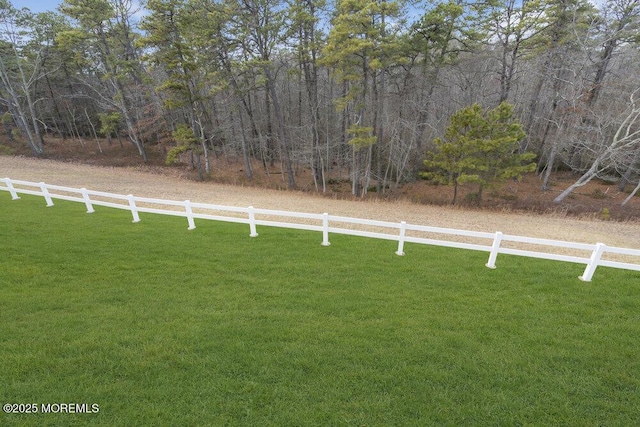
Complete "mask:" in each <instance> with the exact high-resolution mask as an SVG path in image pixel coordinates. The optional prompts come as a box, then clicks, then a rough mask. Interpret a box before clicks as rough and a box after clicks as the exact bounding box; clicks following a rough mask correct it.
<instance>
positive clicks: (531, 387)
mask: <svg viewBox="0 0 640 427" xmlns="http://www.w3.org/2000/svg"><path fill="white" fill-rule="evenodd" d="M44 205H45V203H44V201H43V199H42V198H36V197H29V196H23V197H22V199H21V200H17V201H12V200H11V197H10V195H9V194H8V193H5V192H0V360H1V361H2V365H1V367H2V369H1V371H0V403H3V404H4V403H37V404H48V403H62V402H66V403H87V404H92V403H97V404H98V405H99V412H98V413H92V414H42V413H37V414H4V413H3V414H1V415H0V425H3V426H14V425H33V426H43V425H85V424H86V425H105V426H106V425H109V426H135V425H158V426H162V425H175V426H188V425H215V426H218V425H255V426H294V425H312V426H328V425H336V426H339V425H353V426H364V425H366V426H388V425H397V426H400V425H402V426H406V425H415V426H424V425H479V426H486V425H509V426H511V425H575V426H591V425H592V426H598V425H607V426H616V425H637V424H638V423H639V422H640V356H639V353H640V339H639V337H640V273H638V272H630V271H621V270H613V269H608V268H602V267H600V268H598V270H597V272H596V274H595V276H594V278H593V281H592V282H590V283H585V282H582V281H580V280H578V276H579V275H580V274H581V273H582V271H583V270H584V266H582V265H574V264H566V263H559V262H552V261H541V260H531V259H525V258H520V257H510V256H505V255H501V256H499V257H498V263H497V265H498V269H496V270H490V269H487V268H486V267H484V264H485V262H486V261H487V257H488V255H487V254H486V253H477V252H473V251H464V250H451V249H443V248H436V247H429V246H422V245H412V244H407V245H406V247H405V252H406V255H405V256H404V257H399V256H397V255H395V254H394V251H395V250H396V246H397V244H396V243H395V242H389V241H377V240H372V239H365V238H355V237H349V236H339V235H332V236H331V246H329V247H323V246H321V244H320V243H321V240H322V236H321V234H320V233H314V232H302V231H292V230H282V229H277V228H266V227H262V228H259V229H258V232H259V233H260V236H259V237H257V238H250V237H249V227H248V226H244V225H237V224H226V223H219V222H211V221H196V225H197V228H196V229H195V230H192V231H188V230H187V223H186V220H185V219H183V218H175V217H166V216H159V215H144V214H142V215H141V219H142V221H141V222H140V223H136V224H133V223H132V222H131V215H130V214H129V213H128V212H126V211H119V210H115V209H107V208H100V207H98V208H97V209H96V212H95V213H93V214H86V213H85V207H84V205H83V204H80V203H70V202H62V201H56V205H55V206H54V207H50V208H46V207H45V206H44ZM470 215H471V214H470Z"/></svg>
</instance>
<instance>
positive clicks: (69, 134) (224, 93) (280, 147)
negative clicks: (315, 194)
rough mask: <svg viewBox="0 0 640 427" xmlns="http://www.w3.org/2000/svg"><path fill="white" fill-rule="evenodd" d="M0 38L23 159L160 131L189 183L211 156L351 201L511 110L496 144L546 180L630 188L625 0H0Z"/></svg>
mask: <svg viewBox="0 0 640 427" xmlns="http://www.w3.org/2000/svg"><path fill="white" fill-rule="evenodd" d="M0 34H1V35H0V109H1V110H0V113H2V114H3V115H2V118H3V125H4V128H5V130H6V134H7V137H8V138H12V139H14V138H19V139H20V140H21V141H25V143H26V144H27V145H28V146H29V148H30V149H31V151H32V152H33V154H34V155H36V156H40V155H43V154H44V153H45V151H46V143H45V136H46V135H54V136H58V137H60V138H65V139H82V140H85V139H95V141H96V143H97V144H98V147H100V140H103V138H107V139H108V140H109V141H112V140H117V141H118V142H119V143H120V144H124V143H127V144H133V146H135V147H136V149H137V151H138V152H139V155H140V156H141V158H142V159H143V160H145V161H146V160H147V148H148V147H149V146H152V145H155V144H166V145H167V146H169V147H171V149H170V151H169V153H168V156H167V162H172V161H174V160H175V159H176V158H177V156H178V155H179V154H180V153H187V155H188V156H189V157H190V158H191V161H192V163H193V165H194V168H196V169H197V170H198V173H199V175H200V176H201V177H204V176H205V175H206V174H208V173H210V171H211V168H212V164H213V163H214V162H213V161H212V159H214V158H220V157H223V158H228V159H232V160H237V161H240V162H243V163H244V171H245V173H246V174H247V178H248V179H252V177H253V175H254V174H255V173H262V171H268V170H270V169H273V168H280V169H281V170H282V172H283V177H285V179H286V182H287V185H288V186H289V187H292V188H293V187H295V186H296V171H299V170H300V169H301V168H309V169H310V170H311V171H312V175H313V178H314V183H315V186H316V189H317V190H318V191H324V190H325V189H326V186H327V181H328V180H329V177H330V176H332V174H336V173H344V174H345V175H346V174H348V176H349V180H350V182H351V187H352V193H353V194H354V195H363V194H366V192H367V191H369V190H370V189H375V190H376V191H378V192H385V191H394V190H397V188H398V186H399V185H400V184H402V183H404V182H409V181H412V180H415V179H416V178H418V177H419V176H420V175H422V176H426V177H429V176H432V175H433V173H431V172H429V171H427V172H425V171H424V168H425V164H426V165H427V166H433V165H434V164H433V159H435V158H437V156H438V150H439V149H440V148H439V146H442V145H443V140H442V138H445V139H446V135H445V134H446V133H447V128H448V126H450V123H451V120H452V118H453V117H455V115H456V113H457V112H458V113H459V112H460V111H463V110H464V109H466V108H469V107H470V106H472V105H477V106H482V107H481V108H484V109H485V111H489V110H492V109H495V108H497V107H499V106H500V105H506V104H509V105H510V106H512V107H510V108H511V109H510V110H509V111H510V113H509V114H510V116H511V115H512V116H513V118H514V119H515V120H517V121H518V123H520V124H521V131H522V135H521V137H519V138H517V144H515V145H513V144H512V145H511V146H512V148H510V150H511V151H510V152H509V153H504V152H502V153H500V154H499V155H500V156H507V155H515V156H516V157H517V156H521V155H523V154H525V153H533V154H532V156H530V157H529V156H525V157H526V158H527V159H528V160H531V157H535V163H536V166H533V167H535V168H536V172H537V173H538V174H540V177H541V187H542V190H546V189H548V187H549V179H550V176H551V172H552V171H553V170H556V169H557V168H565V169H571V170H574V171H577V172H580V173H581V175H582V176H581V177H580V179H579V180H578V181H577V182H576V183H575V184H574V186H572V188H571V189H567V190H568V191H569V192H570V191H571V190H572V189H573V188H576V187H577V186H580V185H584V184H585V183H586V182H588V181H589V180H591V179H593V178H594V177H599V178H602V179H607V180H611V181H614V182H617V183H618V185H619V187H620V189H624V188H625V187H626V186H629V185H633V186H635V191H637V190H638V189H639V188H640V183H639V181H640V120H639V115H640V105H638V100H637V98H638V88H640V55H639V53H640V52H639V46H640V0H608V1H605V2H603V3H602V4H600V5H599V6H596V5H594V4H592V3H590V2H589V1H586V0H517V1H516V0H487V1H483V2H467V1H461V0H443V1H437V0H436V1H421V2H405V1H404V0H403V1H388V0H335V1H334V2H327V1H325V0H147V1H146V2H145V3H137V2H134V1H132V0H64V1H63V2H62V3H61V4H60V6H59V7H58V8H57V10H55V11H49V12H45V13H32V12H31V11H29V10H28V9H21V10H18V9H16V8H15V7H13V6H12V4H11V2H10V1H9V0H0ZM473 108H479V107H473ZM518 129H520V128H518ZM519 131H520V130H519ZM449 142H450V141H449ZM425 159H427V161H426V163H425ZM429 159H430V160H429ZM525 169H526V170H529V169H531V167H530V164H528V165H527V166H526V168H525ZM523 170H524V169H523ZM495 173H496V175H499V174H500V171H497V172H495ZM456 183H457V182H456ZM565 193H566V194H565ZM567 194H568V193H567V192H564V193H562V194H561V195H560V196H559V197H558V199H557V201H561V200H562V198H564V197H566V195H567Z"/></svg>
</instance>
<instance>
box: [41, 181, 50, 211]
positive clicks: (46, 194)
mask: <svg viewBox="0 0 640 427" xmlns="http://www.w3.org/2000/svg"><path fill="white" fill-rule="evenodd" d="M40 191H42V195H43V196H44V199H45V200H46V201H47V207H48V208H50V207H51V206H53V200H51V195H50V194H49V190H47V184H45V183H44V182H41V183H40Z"/></svg>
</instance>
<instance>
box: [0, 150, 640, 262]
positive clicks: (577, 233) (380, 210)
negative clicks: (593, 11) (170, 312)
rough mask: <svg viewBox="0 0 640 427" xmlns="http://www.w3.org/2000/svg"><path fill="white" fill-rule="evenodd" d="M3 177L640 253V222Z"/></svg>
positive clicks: (80, 178) (138, 181)
mask: <svg viewBox="0 0 640 427" xmlns="http://www.w3.org/2000/svg"><path fill="white" fill-rule="evenodd" d="M5 177H8V178H12V179H20V180H26V181H35V182H40V181H44V182H46V183H48V184H56V185H63V186H70V187H78V188H79V187H86V188H89V189H92V190H100V191H108V192H114V193H120V194H134V195H136V196H145V197H154V198H164V199H172V200H185V199H189V200H191V201H193V202H203V203H215V204H221V205H231V206H241V207H247V206H254V207H256V208H266V209H279V210H287V211H298V212H313V213H323V212H328V213H330V214H332V215H344V216H352V217H358V218H368V219H378V220H384V221H397V222H399V221H407V222H408V223H412V224H421V225H430V226H437V227H447V228H457V229H465V230H476V231H486V232H495V231H502V232H503V233H505V234H515V235H520V236H531V237H541V238H549V239H557V240H568V241H574V242H583V243H596V242H603V243H605V244H607V245H610V246H621V247H627V248H636V249H640V223H639V222H628V223H619V222H608V221H599V220H585V219H575V218H568V217H560V216H549V215H544V216H543V215H533V214H516V213H500V212H481V211H474V210H463V209H457V208H448V207H437V206H425V205H418V204H412V203H409V202H401V201H398V202H386V201H345V200H334V199H330V198H327V197H321V196H317V195H313V194H308V193H300V192H291V191H276V190H263V189H256V188H243V187H236V186H228V185H221V184H213V183H198V182H193V181H187V180H184V179H180V178H179V177H172V176H166V175H158V174H153V173H149V172H143V171H139V170H135V169H127V168H105V167H96V166H88V165H81V164H71V163H62V162H56V161H50V160H37V159H31V158H22V157H8V156H0V178H5Z"/></svg>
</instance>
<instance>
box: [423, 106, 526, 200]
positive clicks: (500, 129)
mask: <svg viewBox="0 0 640 427" xmlns="http://www.w3.org/2000/svg"><path fill="white" fill-rule="evenodd" d="M524 137H525V133H524V131H523V129H522V125H521V124H520V123H518V122H517V121H515V120H514V119H513V107H512V106H511V105H510V104H507V103H506V102H503V103H501V104H500V105H498V106H497V107H496V108H494V109H492V110H488V111H483V110H482V107H481V106H480V105H479V104H474V105H472V106H470V107H467V108H463V109H462V110H460V111H458V112H456V113H455V114H454V115H453V116H452V117H451V123H450V125H449V126H448V127H447V130H446V132H445V135H444V139H441V138H436V139H435V140H434V141H433V144H434V146H435V149H434V151H433V152H431V153H430V155H429V156H428V158H427V159H426V160H425V161H424V165H425V166H426V167H427V172H424V173H422V176H423V177H424V178H426V179H432V180H434V181H436V182H440V183H450V184H453V186H454V193H453V200H452V203H456V199H457V195H458V186H459V185H461V184H465V183H475V184H477V185H478V204H480V203H481V202H482V191H483V189H484V188H485V187H487V186H490V185H492V184H494V183H497V182H500V181H504V180H507V179H511V178H520V177H521V176H522V174H524V173H526V172H531V171H533V170H535V167H536V165H535V163H532V162H531V160H533V158H534V157H535V154H533V153H522V154H520V153H519V152H518V146H519V142H520V141H521V140H522V139H524Z"/></svg>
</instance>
